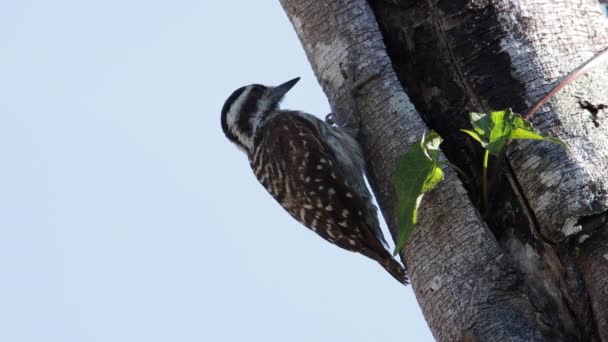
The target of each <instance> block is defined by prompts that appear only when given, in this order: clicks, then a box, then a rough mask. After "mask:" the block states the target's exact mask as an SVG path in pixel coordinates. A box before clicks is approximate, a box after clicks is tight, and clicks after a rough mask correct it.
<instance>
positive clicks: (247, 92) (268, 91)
mask: <svg viewBox="0 0 608 342" xmlns="http://www.w3.org/2000/svg"><path fill="white" fill-rule="evenodd" d="M299 80H300V78H299V77H296V78H294V79H293V80H290V81H287V82H285V83H283V84H281V85H278V86H276V87H267V86H264V85H261V84H251V85H248V86H245V87H241V88H239V89H237V90H235V91H234V92H233V93H232V94H231V95H230V96H229V97H228V99H227V100H226V102H225V103H224V107H222V129H223V130H224V134H226V137H228V139H230V141H232V142H233V143H235V144H236V145H237V146H238V147H239V148H241V149H243V150H244V151H245V152H247V153H249V152H251V151H252V149H253V135H254V133H255V129H256V128H257V126H258V124H259V123H260V122H261V119H262V118H263V116H264V114H266V113H269V112H271V111H273V110H276V109H278V107H279V102H281V100H282V99H283V96H285V94H286V93H287V92H288V91H289V89H291V87H293V86H294V85H295V84H296V83H297V82H298V81H299Z"/></svg>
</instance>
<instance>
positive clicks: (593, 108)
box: [578, 99, 608, 128]
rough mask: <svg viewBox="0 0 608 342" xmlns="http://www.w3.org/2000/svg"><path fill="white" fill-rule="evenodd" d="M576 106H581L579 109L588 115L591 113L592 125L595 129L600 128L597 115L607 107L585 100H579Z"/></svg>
mask: <svg viewBox="0 0 608 342" xmlns="http://www.w3.org/2000/svg"><path fill="white" fill-rule="evenodd" d="M578 104H579V105H580V106H581V108H583V109H585V110H587V111H588V112H589V113H591V120H592V121H593V124H594V125H595V127H596V128H597V127H600V119H599V113H600V111H602V110H604V109H608V105H606V104H603V103H600V104H593V103H591V102H589V101H587V100H583V99H579V101H578Z"/></svg>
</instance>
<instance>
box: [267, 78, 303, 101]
mask: <svg viewBox="0 0 608 342" xmlns="http://www.w3.org/2000/svg"><path fill="white" fill-rule="evenodd" d="M299 80H300V78H299V77H296V78H294V79H293V80H289V81H287V82H285V83H283V84H280V85H278V86H276V87H274V88H272V91H271V93H270V98H271V99H272V103H275V104H276V103H279V102H280V101H281V99H282V98H283V96H285V94H287V92H288V91H289V89H291V88H292V87H293V86H294V85H295V84H296V83H298V81H299Z"/></svg>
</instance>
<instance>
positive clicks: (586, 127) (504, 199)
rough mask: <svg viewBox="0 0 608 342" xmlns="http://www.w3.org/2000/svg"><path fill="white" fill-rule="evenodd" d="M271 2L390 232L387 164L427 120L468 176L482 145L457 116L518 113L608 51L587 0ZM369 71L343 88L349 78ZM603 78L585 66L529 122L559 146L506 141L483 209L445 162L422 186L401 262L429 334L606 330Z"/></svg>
mask: <svg viewBox="0 0 608 342" xmlns="http://www.w3.org/2000/svg"><path fill="white" fill-rule="evenodd" d="M281 3H282V5H283V7H284V8H285V10H286V12H287V14H288V16H289V18H290V20H291V22H292V24H293V26H294V28H295V30H296V32H297V33H298V36H299V37H300V40H301V42H302V45H303V46H304V49H305V51H306V54H307V56H308V59H309V61H310V63H311V64H312V67H313V70H314V71H315V73H316V76H317V78H318V80H319V82H320V83H321V85H322V87H323V89H324V91H325V93H326V94H327V96H328V98H329V100H330V104H331V106H332V109H333V110H334V113H336V114H337V115H338V116H339V117H341V118H343V119H344V120H347V119H346V118H348V117H349V115H348V114H347V113H360V114H361V143H362V146H363V148H364V151H365V153H366V158H367V161H368V170H367V172H368V177H369V179H370V183H371V185H372V188H373V190H374V192H375V194H376V197H377V198H378V202H379V204H380V207H381V209H382V213H383V215H384V217H385V219H386V221H387V223H388V225H389V228H390V229H391V232H392V233H393V236H395V233H396V227H397V222H396V216H395V211H394V209H395V194H394V189H393V182H392V179H393V173H394V166H395V161H396V159H397V158H398V157H399V156H401V155H402V154H403V153H405V152H406V151H407V149H408V148H409V146H410V145H411V144H412V143H413V142H414V141H415V140H418V139H419V138H420V137H421V136H422V133H423V131H425V130H427V129H428V128H427V125H428V127H430V128H432V129H434V130H436V131H438V132H439V133H440V134H441V135H442V136H443V137H444V139H445V143H444V144H443V145H442V148H443V151H444V153H445V154H446V157H447V158H448V159H449V161H450V162H452V163H454V164H456V165H458V166H460V167H461V168H463V169H465V170H466V171H467V173H469V174H470V175H473V176H474V177H473V179H480V177H479V173H480V172H479V171H480V169H481V168H480V165H481V153H480V152H481V150H480V149H479V147H478V146H477V145H476V144H475V143H474V142H473V141H471V140H470V139H468V138H467V137H466V136H465V135H464V134H462V133H460V132H459V129H461V128H466V127H468V126H469V125H468V124H467V122H468V118H467V113H468V112H469V111H478V112H487V111H489V110H490V109H503V108H508V107H511V108H513V109H514V110H515V111H516V112H520V113H523V112H526V110H527V109H528V108H529V107H530V106H531V105H532V104H533V103H534V102H535V101H536V100H538V99H539V98H540V97H542V96H543V95H544V94H546V93H547V92H548V90H549V89H551V87H552V86H554V85H555V84H556V83H557V82H558V81H559V80H560V79H561V78H562V77H563V76H565V75H566V74H567V73H568V72H569V71H571V70H573V69H575V68H576V67H577V66H578V65H579V64H581V63H582V62H584V61H585V60H586V59H588V58H590V57H591V56H593V54H594V53H595V52H597V51H599V50H602V49H603V48H605V47H607V46H608V32H607V24H606V21H605V19H604V18H603V16H602V14H601V11H600V9H599V7H598V5H597V3H594V2H592V1H582V0H576V1H559V2H557V1H553V2H546V1H545V2H542V1H538V0H534V1H531V0H526V1H523V0H522V1H504V0H503V1H499V0H495V1H453V0H440V1H395V0H392V1H389V0H372V1H370V3H368V2H366V1H363V0H356V1H346V0H343V1H337V0H334V1H330V0H282V1H281ZM370 5H371V6H370ZM341 64H342V65H343V66H345V67H343V68H342V69H345V70H347V73H346V74H347V75H348V78H349V79H345V78H344V75H343V73H341V68H340V65H341ZM370 73H374V74H378V76H377V77H376V78H373V79H372V80H371V81H370V82H368V83H366V84H365V85H364V86H363V88H362V89H361V91H360V92H359V95H358V96H356V97H355V98H354V99H353V98H352V96H351V95H350V93H349V89H348V88H349V84H351V83H352V82H353V79H352V78H354V79H355V81H356V79H361V78H364V77H365V76H366V75H367V74H370ZM607 85H608V69H607V68H606V67H605V66H603V67H601V68H597V69H596V70H595V71H594V72H593V73H592V74H591V75H590V76H585V77H583V78H582V79H581V80H580V81H578V82H576V83H575V84H573V85H571V86H569V87H567V88H566V89H565V90H564V91H562V92H561V93H559V94H558V96H556V97H555V98H554V99H553V100H552V101H551V102H550V103H549V104H548V105H546V106H544V107H543V108H542V109H541V111H539V112H538V113H537V114H536V115H535V116H534V117H532V119H531V120H532V122H533V123H534V125H535V126H536V127H538V128H540V129H541V130H544V131H548V132H550V133H551V134H553V135H556V136H558V137H560V138H561V139H563V140H565V141H566V142H567V143H568V144H569V147H568V149H565V150H564V149H560V148H559V147H557V146H554V145H550V144H548V143H542V142H534V143H528V142H526V143H514V144H511V146H510V148H509V150H508V153H507V161H506V162H505V163H503V164H502V165H504V166H505V167H504V168H503V169H502V170H500V172H498V175H499V176H498V177H497V181H496V182H494V186H493V189H492V190H493V194H495V195H494V196H493V201H492V206H491V208H490V210H488V211H487V212H485V213H484V215H483V218H482V216H481V215H479V214H478V210H477V209H476V205H475V204H477V203H478V202H479V196H478V194H479V192H480V191H479V184H477V183H478V182H473V183H472V184H466V190H465V188H464V187H463V186H462V184H461V183H460V181H459V179H458V178H457V177H456V175H455V174H454V173H453V172H451V171H449V170H446V171H447V172H446V178H445V180H444V181H443V182H442V183H441V184H440V186H439V187H438V188H437V189H435V190H433V191H432V192H431V193H429V194H428V195H426V196H425V197H424V200H423V202H422V204H421V209H420V212H419V223H418V225H417V226H416V228H415V230H414V232H413V234H412V237H411V238H410V241H409V242H408V244H407V245H406V247H405V249H404V250H403V251H402V253H401V258H402V260H403V261H404V262H405V263H406V264H407V266H408V270H409V271H410V275H411V279H412V286H413V288H414V290H415V293H416V296H417V298H418V301H419V303H420V305H421V307H422V310H423V313H424V315H425V317H426V319H427V322H428V323H429V325H430V327H431V330H432V332H433V334H434V336H435V338H436V339H437V340H440V341H456V340H467V341H469V340H470V341H474V340H481V341H486V340H500V341H508V340H512V341H522V340H526V341H528V340H539V341H540V340H551V341H556V340H558V341H594V340H604V341H608V309H606V308H607V307H608V306H607V305H608V233H607V231H608V227H607V225H608V219H607V216H608V215H607V214H606V213H607V210H608V177H607V176H608V129H607V128H606V127H607V126H606V125H607V124H608V122H607V121H606V113H607V111H608V110H607V109H606V106H607V105H608V91H606V88H607V87H608V86H607ZM404 88H405V89H407V94H408V95H409V97H408V95H406V93H405V92H404V90H403V89H404ZM410 99H411V101H410ZM414 105H415V108H417V109H418V111H419V112H420V113H421V114H422V115H419V113H418V112H416V109H415V108H414ZM467 190H468V192H467ZM398 300H399V299H396V301H398ZM406 324H407V323H404V327H403V328H404V329H406V328H407V326H406ZM396 334H398V332H396Z"/></svg>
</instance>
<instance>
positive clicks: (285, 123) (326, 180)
mask: <svg viewBox="0 0 608 342" xmlns="http://www.w3.org/2000/svg"><path fill="white" fill-rule="evenodd" d="M256 139H259V140H258V141H257V144H259V145H258V146H260V148H259V149H258V151H259V152H257V153H255V154H254V156H253V158H252V160H251V166H252V168H253V170H254V173H255V174H256V176H257V177H258V179H259V180H260V182H261V183H262V184H263V185H264V186H265V187H266V189H267V190H268V191H269V192H270V193H271V194H272V195H273V196H274V198H275V199H276V200H277V201H278V202H279V203H280V204H281V205H282V206H283V207H284V208H285V209H286V210H287V211H288V212H289V213H290V214H291V215H292V216H293V217H294V218H296V219H297V220H298V221H300V222H301V223H302V224H304V225H305V226H307V227H308V228H310V229H312V230H313V231H315V232H316V233H317V234H319V235H321V236H322V237H323V238H324V239H326V240H328V241H330V242H332V243H335V244H336V245H338V246H340V247H342V248H345V249H348V250H352V251H356V252H365V254H369V253H370V252H373V254H376V253H377V254H378V256H380V255H382V257H383V258H384V257H385V255H386V253H387V251H386V249H385V248H384V246H383V245H382V243H381V242H380V241H379V240H378V238H377V237H376V235H375V234H374V232H373V231H372V229H371V227H369V225H368V224H367V223H366V220H365V217H364V215H365V214H366V212H367V206H366V203H365V200H363V199H362V198H361V197H360V196H359V195H358V194H357V193H356V192H355V191H354V190H353V188H352V187H351V186H350V184H348V181H347V180H346V177H345V175H344V172H343V171H342V170H341V169H340V167H339V165H338V163H337V161H336V157H335V156H334V155H333V151H332V150H331V148H329V146H327V145H326V144H325V143H324V142H323V141H322V140H321V139H319V138H318V132H317V129H316V128H315V127H314V125H312V124H311V123H310V122H308V121H307V120H306V119H303V118H300V117H298V116H297V115H292V114H288V113H283V114H280V115H276V116H275V117H273V118H271V119H269V120H268V121H267V122H265V123H264V126H263V128H262V129H261V130H260V134H259V135H257V136H256Z"/></svg>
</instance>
